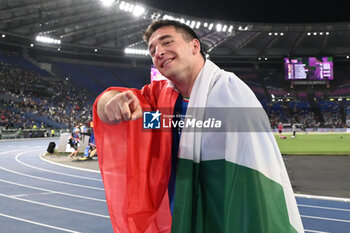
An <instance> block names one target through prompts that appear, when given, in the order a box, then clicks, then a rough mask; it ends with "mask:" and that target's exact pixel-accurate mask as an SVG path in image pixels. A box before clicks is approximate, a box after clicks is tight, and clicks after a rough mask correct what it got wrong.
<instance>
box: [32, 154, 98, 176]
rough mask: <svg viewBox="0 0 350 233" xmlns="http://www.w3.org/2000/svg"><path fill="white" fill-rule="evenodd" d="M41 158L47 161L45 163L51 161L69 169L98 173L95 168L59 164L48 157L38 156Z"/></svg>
mask: <svg viewBox="0 0 350 233" xmlns="http://www.w3.org/2000/svg"><path fill="white" fill-rule="evenodd" d="M39 157H40V159H41V160H43V161H45V162H47V163H51V164H54V165H56V166H61V167H65V168H69V169H75V170H80V171H84V172H92V173H100V171H96V170H92V169H87V168H82V167H73V166H69V165H65V164H61V163H56V162H52V161H50V160H48V159H45V158H43V157H42V155H40V156H39Z"/></svg>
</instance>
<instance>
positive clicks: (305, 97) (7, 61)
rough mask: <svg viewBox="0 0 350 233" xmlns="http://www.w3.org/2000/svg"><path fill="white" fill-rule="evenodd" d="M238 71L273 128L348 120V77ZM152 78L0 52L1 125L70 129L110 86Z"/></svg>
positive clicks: (131, 70) (87, 117)
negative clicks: (320, 84)
mask: <svg viewBox="0 0 350 233" xmlns="http://www.w3.org/2000/svg"><path fill="white" fill-rule="evenodd" d="M237 75H238V76H239V77H240V78H241V79H242V80H243V81H244V82H245V83H246V84H247V85H248V86H249V87H250V88H251V89H252V90H253V91H254V93H255V94H256V95H257V97H258V99H259V100H260V101H261V103H262V105H263V107H264V109H265V110H266V112H267V114H268V116H269V118H270V123H271V127H272V128H273V129H275V128H277V125H278V123H279V122H283V123H284V124H285V125H287V127H288V125H291V124H292V123H298V124H301V125H303V127H304V128H319V127H326V128H342V127H344V126H346V124H348V125H349V126H350V103H349V101H348V98H347V97H348V96H349V95H350V84H349V83H348V82H347V80H346V79H344V80H343V81H341V80H340V81H339V80H338V82H337V85H335V86H334V88H333V89H332V88H331V89H329V88H328V87H325V88H324V89H322V88H315V89H310V88H304V89H303V88H296V89H292V90H291V89H290V87H289V84H288V83H286V82H284V80H283V79H281V80H279V81H276V77H278V75H279V74H276V73H269V72H263V73H254V72H246V73H244V72H239V73H237ZM148 82H149V69H148V68H147V67H146V68H145V67H139V66H136V67H126V66H113V65H110V64H109V65H100V64H93V62H89V63H86V64H84V63H82V62H79V63H74V62H71V63H70V62H68V61H67V62H57V61H55V62H52V63H51V71H50V72H48V71H45V70H43V69H41V68H39V67H37V66H36V65H34V64H32V63H31V62H30V61H28V60H26V59H25V58H23V57H21V56H20V55H18V54H14V53H7V52H0V85H1V89H0V106H1V108H0V128H1V127H3V128H7V129H11V128H12V129H24V128H26V129H32V128H56V129H71V128H73V126H74V125H75V124H76V123H77V122H78V121H79V122H84V123H86V122H88V121H91V120H92V104H93V101H94V99H95V98H96V96H97V95H99V94H100V93H101V92H102V91H104V90H105V89H106V88H108V87H110V86H124V87H131V88H141V87H142V86H143V85H145V84H146V83H148ZM310 90H312V91H310ZM310 93H311V94H310ZM331 97H332V98H333V99H332V100H334V101H330V100H329V98H331ZM310 98H311V99H310ZM338 99H339V100H341V101H338ZM16 132H17V131H16Z"/></svg>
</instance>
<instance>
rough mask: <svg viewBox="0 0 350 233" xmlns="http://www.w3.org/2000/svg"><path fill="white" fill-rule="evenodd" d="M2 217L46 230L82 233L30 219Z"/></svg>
mask: <svg viewBox="0 0 350 233" xmlns="http://www.w3.org/2000/svg"><path fill="white" fill-rule="evenodd" d="M0 216H2V217H5V218H11V219H14V220H18V221H22V222H26V223H30V224H34V225H38V226H42V227H46V228H51V229H55V230H59V231H64V232H70V233H80V232H79V231H73V230H69V229H65V228H61V227H56V226H52V225H48V224H44V223H40V222H34V221H31V220H28V219H24V218H18V217H14V216H10V215H7V214H3V213H0Z"/></svg>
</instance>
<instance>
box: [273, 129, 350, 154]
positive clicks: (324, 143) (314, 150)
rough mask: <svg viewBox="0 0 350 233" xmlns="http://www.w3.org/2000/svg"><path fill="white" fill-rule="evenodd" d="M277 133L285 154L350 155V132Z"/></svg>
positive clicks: (279, 144)
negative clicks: (294, 134)
mask: <svg viewBox="0 0 350 233" xmlns="http://www.w3.org/2000/svg"><path fill="white" fill-rule="evenodd" d="M283 136H286V137H287V138H286V139H281V138H280V137H279V135H278V134H275V138H276V140H277V144H278V146H279V148H280V150H281V153H282V154H283V155H350V133H300V132H299V133H297V134H296V137H295V138H292V134H291V133H284V134H283Z"/></svg>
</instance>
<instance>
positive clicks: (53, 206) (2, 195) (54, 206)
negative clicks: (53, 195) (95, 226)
mask: <svg viewBox="0 0 350 233" xmlns="http://www.w3.org/2000/svg"><path fill="white" fill-rule="evenodd" d="M0 196H1V197H6V198H10V199H15V200H18V201H23V202H28V203H32V204H36V205H42V206H46V207H51V208H55V209H61V210H66V211H71V212H75V213H79V214H87V215H92V216H96V217H101V218H109V216H107V215H102V214H95V213H92V212H87V211H82V210H77V209H71V208H66V207H62V206H57V205H51V204H46V203H42V202H37V201H31V200H27V199H23V198H19V197H14V196H9V195H4V194H0Z"/></svg>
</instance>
